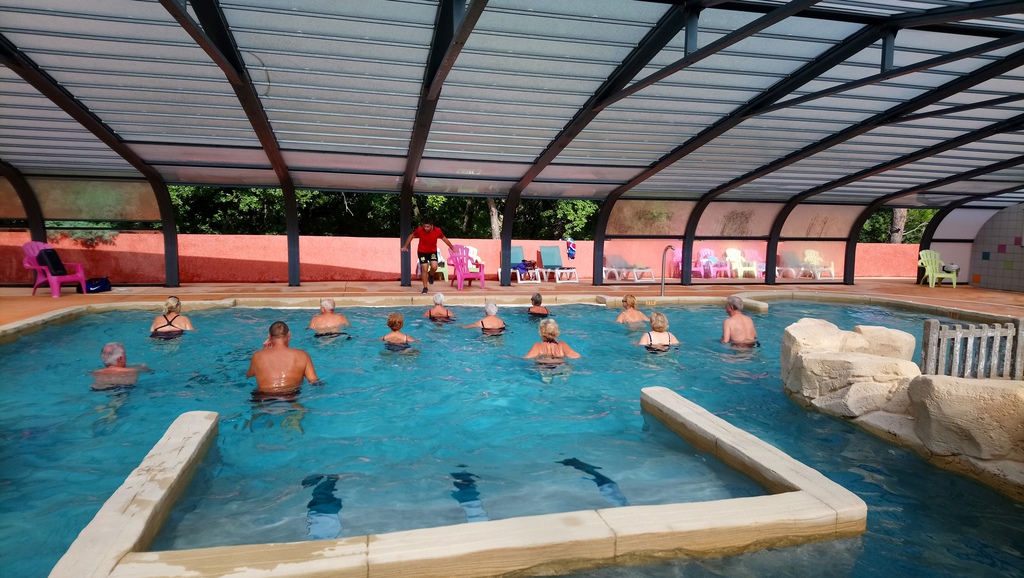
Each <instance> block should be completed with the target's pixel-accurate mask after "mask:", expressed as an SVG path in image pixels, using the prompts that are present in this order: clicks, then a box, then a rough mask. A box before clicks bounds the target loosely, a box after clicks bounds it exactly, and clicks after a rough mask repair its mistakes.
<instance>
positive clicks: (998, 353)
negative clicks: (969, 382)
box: [921, 319, 1024, 380]
mask: <svg viewBox="0 0 1024 578" xmlns="http://www.w3.org/2000/svg"><path fill="white" fill-rule="evenodd" d="M1022 338H1024V319H1016V320H1014V322H1013V323H1002V324H1000V323H993V324H992V325H985V324H981V325H967V326H966V327H964V326H961V325H952V326H949V325H939V321H938V320H937V319H929V320H927V321H925V322H924V342H923V343H922V346H921V373H923V374H925V375H950V376H953V377H967V378H976V379H986V378H989V379H1016V380H1020V379H1022V373H1024V347H1021V341H1022Z"/></svg>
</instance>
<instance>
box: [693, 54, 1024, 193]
mask: <svg viewBox="0 0 1024 578" xmlns="http://www.w3.org/2000/svg"><path fill="white" fill-rule="evenodd" d="M1021 65H1024V50H1018V51H1017V52H1015V53H1013V54H1011V55H1009V56H1006V57H1004V58H1002V59H1000V60H997V61H995V62H992V63H990V64H987V65H985V66H983V67H981V68H979V69H977V70H975V71H974V72H971V73H969V74H965V75H964V76H961V77H959V78H957V79H955V80H952V81H950V82H947V83H946V84H943V85H941V86H939V87H937V88H934V89H932V90H929V91H928V92H925V93H924V94H921V95H919V96H917V97H914V98H912V99H910V100H908V101H907V102H905V103H903V104H901V105H898V106H895V107H893V108H891V109H889V110H886V111H883V112H880V113H878V114H876V115H874V116H873V117H871V118H869V119H867V120H864V121H863V122H860V123H857V124H855V125H852V126H850V127H848V128H846V129H844V130H842V131H839V132H838V133H836V134H834V135H832V136H830V137H827V138H824V139H822V140H820V141H818V142H817V143H814V144H812V145H809V146H806V147H804V148H802V149H800V150H798V151H796V152H793V153H790V154H788V155H786V156H785V157H783V158H781V159H777V160H775V161H772V162H770V163H768V164H766V165H763V166H761V167H759V168H757V169H754V170H752V171H750V172H748V173H747V174H745V175H743V176H741V177H739V178H736V179H733V180H732V181H730V182H728V183H726V184H724V185H721V186H719V187H716V188H714V189H712V190H711V191H708V192H707V193H706V194H705V195H704V197H702V199H701V202H704V199H709V200H710V199H714V198H715V197H717V196H719V195H722V194H724V193H726V192H728V191H731V190H733V189H735V188H737V187H740V186H741V185H745V184H747V183H749V182H752V181H755V180H757V179H759V178H761V177H763V176H765V175H768V174H771V173H773V172H775V171H777V170H779V169H782V168H785V167H787V166H789V165H792V164H793V163H796V162H797V161H801V160H803V159H806V158H808V157H811V156H813V155H815V154H817V153H819V152H822V151H824V150H828V149H829V148H831V147H833V146H836V145H838V144H841V143H844V142H846V141H848V140H850V139H852V138H854V137H856V136H860V135H862V134H864V133H867V132H870V131H871V130H873V129H875V128H877V127H879V126H883V125H885V124H889V123H891V122H893V121H894V119H898V118H900V117H902V116H904V115H906V114H909V113H912V112H916V111H918V110H920V109H922V108H924V107H926V106H930V105H932V104H935V103H936V102H939V101H941V100H943V99H945V98H948V97H950V96H952V95H954V94H957V93H959V92H962V91H964V90H967V89H969V88H971V87H974V86H977V85H979V84H981V83H982V82H985V81H987V80H991V79H992V78H995V77H997V76H999V75H1001V74H1004V73H1006V72H1009V71H1011V70H1013V69H1015V68H1017V67H1019V66H1021Z"/></svg>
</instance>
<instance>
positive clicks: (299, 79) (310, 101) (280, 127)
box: [221, 0, 437, 155]
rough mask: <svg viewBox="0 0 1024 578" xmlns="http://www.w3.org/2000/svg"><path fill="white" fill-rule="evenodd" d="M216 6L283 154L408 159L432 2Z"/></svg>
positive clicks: (251, 1) (250, 1) (270, 0)
mask: <svg viewBox="0 0 1024 578" xmlns="http://www.w3.org/2000/svg"><path fill="white" fill-rule="evenodd" d="M221 6H222V8H223V10H224V15H225V17H226V18H227V21H228V24H229V25H230V27H231V31H232V33H233V35H234V38H235V42H236V43H237V44H238V48H239V50H240V51H241V53H242V56H243V58H244V59H245V64H246V67H247V68H248V70H249V75H250V76H251V77H252V81H253V84H254V86H255V88H256V92H257V93H258V94H259V96H260V99H261V101H262V102H263V108H264V110H265V111H266V113H267V116H268V117H269V119H270V122H271V125H272V126H273V129H274V132H275V134H276V135H277V139H278V143H279V144H280V146H281V148H282V149H285V150H301V149H309V148H312V149H316V150H321V151H329V152H336V153H362V154H389V155H404V154H405V153H406V152H407V151H408V149H409V136H410V135H411V134H412V122H413V118H414V117H415V114H416V105H417V102H418V99H419V92H420V87H421V85H422V83H423V69H424V66H425V65H426V60H427V54H428V50H429V47H430V40H431V37H432V35H433V26H434V19H435V15H436V12H437V3H436V2H427V1H422V0H420V1H414V0H388V1H384V0H381V1H376V2H323V1H320V2H313V3H305V4H296V3H295V2H293V1H292V0H246V1H226V2H222V3H221Z"/></svg>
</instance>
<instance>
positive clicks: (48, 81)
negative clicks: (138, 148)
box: [0, 34, 180, 287]
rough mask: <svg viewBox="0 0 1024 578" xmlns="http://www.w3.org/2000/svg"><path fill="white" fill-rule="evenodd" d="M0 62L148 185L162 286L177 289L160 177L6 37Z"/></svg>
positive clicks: (170, 219)
mask: <svg viewBox="0 0 1024 578" xmlns="http://www.w3.org/2000/svg"><path fill="white" fill-rule="evenodd" d="M0 62H2V63H3V64H4V65H5V66H7V68H9V69H11V70H12V71H13V72H14V73H15V74H17V75H18V76H20V77H21V78H22V79H24V80H25V82H27V83H28V84H30V85H31V86H32V87H33V88H35V89H36V90H38V91H39V92H40V93H41V94H42V95H43V96H45V97H46V98H48V99H49V100H50V102H52V103H54V104H55V105H57V106H58V107H60V109H61V110H63V111H64V112H66V113H67V114H68V116H70V117H71V118H73V119H75V121H77V122H78V123H79V124H80V125H82V127H83V128H85V129H86V130H88V131H89V132H90V133H92V135H93V136H95V137H96V138H98V139H99V140H100V141H101V142H103V144H105V145H107V146H108V147H109V148H110V150H112V151H114V152H115V153H117V154H118V155H120V157H121V158H123V159H124V160H125V161H126V162H127V163H128V164H130V165H132V167H134V168H135V170H137V171H139V172H140V173H142V176H143V177H145V179H146V180H147V181H148V182H149V185H150V187H151V188H152V189H153V196H154V197H156V203H157V208H158V209H159V210H160V224H161V229H162V232H163V237H164V283H165V284H166V286H167V287H177V286H178V285H179V283H180V282H179V276H178V229H177V225H176V224H175V221H174V204H173V203H172V202H171V195H170V193H168V192H167V183H165V182H164V179H163V176H161V175H160V173H159V172H157V170H156V169H154V168H153V167H151V166H150V165H148V164H147V163H146V161H144V160H142V158H141V157H140V156H139V155H137V154H135V151H133V150H132V149H131V148H130V147H128V145H126V144H125V143H124V141H122V140H121V138H120V137H118V136H117V134H115V133H114V131H112V130H111V129H110V127H108V126H107V125H106V124H104V123H103V121H102V120H100V119H99V118H98V117H97V116H96V115H95V114H93V113H92V112H91V111H90V110H89V109H88V108H87V107H86V106H85V105H83V104H82V103H81V102H79V101H78V99H77V98H75V97H74V95H72V94H71V93H70V92H68V91H67V90H66V89H65V88H64V87H63V86H61V85H60V84H59V83H58V82H57V81H56V80H54V79H53V77H51V76H50V75H49V74H47V73H46V72H45V71H43V70H42V69H41V68H39V66H38V65H36V63H35V62H33V61H32V59H31V58H29V57H28V56H26V55H25V54H24V53H23V52H21V51H20V50H18V48H17V46H15V45H14V44H13V43H12V42H11V41H10V40H8V39H7V37H6V36H4V35H2V34H0Z"/></svg>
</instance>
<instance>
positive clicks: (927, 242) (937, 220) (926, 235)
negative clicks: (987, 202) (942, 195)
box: [917, 185, 1024, 283]
mask: <svg viewBox="0 0 1024 578" xmlns="http://www.w3.org/2000/svg"><path fill="white" fill-rule="evenodd" d="M1021 189H1024V185H1017V186H1013V187H1010V188H1008V189H1003V190H1001V191H996V192H994V193H986V194H984V195H977V196H974V197H968V198H966V199H960V200H958V201H954V202H952V203H950V204H948V205H946V206H945V207H942V209H940V210H939V212H938V213H935V215H934V216H932V220H931V221H928V226H926V227H925V228H924V232H923V233H921V242H920V243H919V244H918V245H917V248H918V250H919V251H924V250H926V249H931V247H932V239H933V238H934V237H935V231H937V230H938V229H939V226H940V225H942V221H944V220H945V219H946V217H948V216H950V215H951V214H953V211H955V210H957V209H959V208H961V207H963V206H964V205H966V204H967V203H973V202H975V201H980V200H982V199H987V198H989V197H997V196H999V195H1003V194H1006V193H1013V192H1016V191H1019V190H1021ZM923 277H924V271H922V270H921V269H918V271H917V282H918V283H920V282H921V279H922V278H923Z"/></svg>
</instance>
